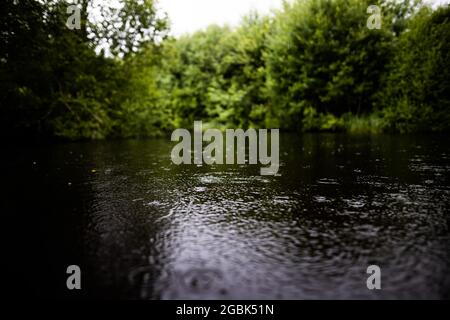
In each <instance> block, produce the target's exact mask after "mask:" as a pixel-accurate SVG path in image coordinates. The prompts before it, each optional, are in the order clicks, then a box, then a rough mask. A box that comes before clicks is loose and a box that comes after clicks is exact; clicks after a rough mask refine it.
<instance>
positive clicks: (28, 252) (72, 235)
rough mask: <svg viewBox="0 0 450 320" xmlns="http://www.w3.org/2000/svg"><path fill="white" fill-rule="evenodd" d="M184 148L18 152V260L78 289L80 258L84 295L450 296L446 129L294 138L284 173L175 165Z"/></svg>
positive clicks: (10, 197)
mask: <svg viewBox="0 0 450 320" xmlns="http://www.w3.org/2000/svg"><path fill="white" fill-rule="evenodd" d="M172 146H173V145H172V144H171V143H169V142H168V139H161V140H146V141H112V142H97V143H73V144H64V145H57V146H41V147H33V148H31V147H23V148H18V147H10V149H8V152H9V154H11V155H12V156H11V158H9V160H6V161H7V163H6V167H4V168H5V171H6V181H7V182H8V183H7V186H8V190H7V191H6V193H5V199H4V201H3V202H2V207H3V209H6V211H5V212H8V214H7V217H8V219H9V218H10V219H11V220H7V221H9V225H11V226H14V227H11V230H10V231H11V232H10V233H11V235H10V236H11V237H13V240H12V241H11V242H10V243H11V244H10V245H9V246H10V251H11V253H12V254H13V256H14V257H15V258H11V259H9V261H10V263H9V265H10V267H11V268H12V269H14V268H15V266H16V265H15V262H14V261H18V260H15V259H16V258H17V259H18V258H21V259H23V258H24V256H25V257H28V258H29V259H26V260H27V261H28V266H29V265H32V263H35V262H36V263H38V264H39V266H38V267H37V270H39V272H41V274H42V275H43V276H42V278H40V279H37V280H36V281H35V282H33V283H34V285H31V286H32V289H31V291H33V292H34V294H36V295H38V296H57V297H65V296H67V297H69V298H70V297H73V296H74V295H75V294H74V293H67V290H65V279H66V274H65V268H66V267H67V266H68V265H69V264H78V265H80V267H81V269H82V272H83V290H82V293H80V295H81V297H105V298H139V299H204V298H207V299H216V298H218V299H256V298H257V299H259V298H261V299H310V298H319V299H321V298H338V299H342V298H369V299H379V298H388V299H390V298H419V299H422V298H450V250H449V249H450V232H449V226H450V223H449V222H450V213H449V211H450V210H449V205H450V201H449V200H450V181H449V177H450V176H449V171H450V147H449V143H448V139H447V137H444V136H389V135H378V136H348V135H337V134H336V135H333V134H310V135H303V136H296V135H287V134H285V135H282V136H281V139H280V159H281V166H280V170H279V174H278V175H276V176H260V175H259V166H257V165H252V166H243V165H240V166H239V165H235V166H227V165H216V166H206V165H204V166H195V165H192V166H175V165H173V164H171V162H170V150H171V148H172ZM17 232H19V234H17ZM14 237H15V238H14ZM14 239H15V240H14ZM21 261H22V260H21ZM21 263H22V262H21ZM371 264H376V265H379V266H380V267H381V272H382V278H381V279H382V290H378V291H371V290H368V289H367V287H366V280H367V277H368V276H369V275H368V274H366V269H367V267H368V266H369V265H371ZM35 270H36V269H35ZM11 282H12V283H13V284H14V283H15V282H16V281H15V280H12V281H11ZM24 290H25V289H24Z"/></svg>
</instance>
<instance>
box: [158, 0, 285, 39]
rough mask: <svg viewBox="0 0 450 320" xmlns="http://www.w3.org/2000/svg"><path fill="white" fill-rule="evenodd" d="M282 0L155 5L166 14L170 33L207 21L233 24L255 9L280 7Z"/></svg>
mask: <svg viewBox="0 0 450 320" xmlns="http://www.w3.org/2000/svg"><path fill="white" fill-rule="evenodd" d="M281 3H282V0H159V1H158V6H159V7H160V8H161V9H162V11H165V12H167V13H168V15H169V19H170V21H171V33H172V34H173V35H175V36H179V35H182V34H184V33H192V32H194V31H197V30H200V29H203V28H205V27H207V26H208V25H210V24H213V23H215V24H219V25H222V24H225V23H227V24H229V25H231V26H236V25H237V24H238V23H239V21H240V20H241V18H242V16H244V15H245V14H247V13H248V12H250V11H251V10H256V11H258V12H259V13H262V14H266V13H270V10H271V8H281Z"/></svg>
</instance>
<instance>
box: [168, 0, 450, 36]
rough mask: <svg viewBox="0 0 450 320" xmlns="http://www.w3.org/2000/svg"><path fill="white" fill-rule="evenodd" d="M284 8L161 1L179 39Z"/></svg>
mask: <svg viewBox="0 0 450 320" xmlns="http://www.w3.org/2000/svg"><path fill="white" fill-rule="evenodd" d="M291 1H292V0H291ZM449 1H450V0H428V1H427V2H430V3H449ZM374 2H375V1H374ZM281 4H282V0H159V7H160V8H161V9H162V11H165V12H167V13H168V15H169V18H170V20H171V23H172V24H171V33H172V34H173V35H175V36H179V35H181V34H184V33H192V32H194V31H197V30H200V29H203V28H205V27H206V26H208V25H210V24H213V23H215V24H219V25H222V24H225V23H228V24H230V25H231V26H235V25H237V24H238V23H239V21H240V20H241V17H242V16H243V15H245V14H247V13H248V12H249V11H251V10H257V11H258V12H260V13H262V14H266V13H269V12H270V11H271V9H273V8H275V9H277V8H281Z"/></svg>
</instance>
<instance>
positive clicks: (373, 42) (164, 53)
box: [0, 0, 450, 139]
mask: <svg viewBox="0 0 450 320" xmlns="http://www.w3.org/2000/svg"><path fill="white" fill-rule="evenodd" d="M77 2H79V7H80V9H81V17H82V19H81V28H80V29H79V30H76V29H75V30H70V29H69V28H68V27H67V26H66V20H67V18H68V13H67V11H66V9H67V6H68V5H70V4H73V3H77ZM108 3H109V2H98V1H95V0H84V1H82V0H79V1H63V0H40V1H38V0H35V1H33V0H3V1H2V2H1V4H0V10H1V12H2V16H1V18H0V28H1V32H0V43H1V47H0V90H1V92H2V95H1V97H0V116H1V134H2V136H4V137H5V136H7V137H25V138H29V137H63V138H69V139H80V138H84V139H100V138H109V137H146V136H154V135H159V134H163V133H164V132H167V131H170V130H171V129H173V128H175V127H189V126H192V123H193V121H194V120H203V121H204V122H205V123H207V126H211V127H242V128H247V127H279V128H283V129H288V130H348V131H382V130H391V131H397V132H415V131H448V130H449V128H450V115H449V114H450V97H449V94H450V83H449V81H450V80H449V79H450V67H449V66H450V63H449V49H450V48H449V43H450V42H449V41H448V40H449V39H450V8H449V6H448V5H447V6H445V7H444V6H443V7H440V8H437V9H435V10H432V9H430V8H428V7H426V6H423V5H421V4H420V3H418V2H417V1H403V2H398V1H393V0H387V1H383V2H381V3H379V6H380V8H381V12H382V27H381V29H379V30H378V29H369V28H367V26H366V22H367V19H368V18H369V15H370V14H369V13H367V7H368V6H369V5H370V4H371V1H367V0H328V1H326V0H303V1H299V0H298V1H293V2H290V3H285V4H284V7H283V9H282V10H279V11H278V12H276V13H275V14H274V15H271V16H269V17H261V16H258V15H257V14H256V13H250V14H249V15H248V16H247V17H245V18H244V19H243V20H242V22H241V24H240V25H239V26H238V27H236V28H230V27H227V26H210V27H208V28H207V29H205V30H203V31H199V32H197V33H195V34H192V35H185V36H182V37H180V38H177V39H174V38H171V37H168V36H167V34H168V33H167V32H168V29H167V26H168V23H167V20H166V18H165V17H164V16H163V15H161V14H160V13H158V12H156V10H155V8H156V7H155V3H154V1H152V0H122V1H118V2H117V3H119V5H118V6H116V7H114V6H112V5H111V4H108Z"/></svg>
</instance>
